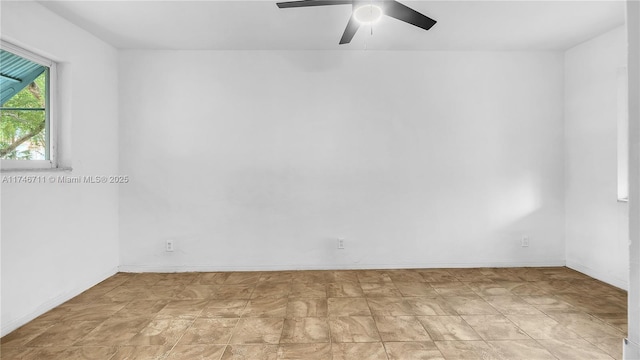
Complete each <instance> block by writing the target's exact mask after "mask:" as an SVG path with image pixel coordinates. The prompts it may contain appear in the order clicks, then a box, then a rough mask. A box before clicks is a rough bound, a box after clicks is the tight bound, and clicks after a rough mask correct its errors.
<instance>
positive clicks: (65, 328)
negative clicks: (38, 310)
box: [25, 321, 102, 347]
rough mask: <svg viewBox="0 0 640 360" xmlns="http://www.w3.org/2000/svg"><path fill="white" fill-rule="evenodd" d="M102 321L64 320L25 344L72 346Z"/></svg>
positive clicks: (28, 345)
mask: <svg viewBox="0 0 640 360" xmlns="http://www.w3.org/2000/svg"><path fill="white" fill-rule="evenodd" d="M101 322H102V321H63V322H59V323H56V324H55V325H53V326H51V327H49V328H48V329H47V330H46V331H44V332H43V333H42V334H40V335H38V336H37V337H35V338H34V339H33V340H31V341H29V342H28V343H27V344H26V345H25V346H27V347H31V346H71V345H73V344H74V343H75V342H76V341H78V340H80V339H81V338H83V337H85V336H86V335H87V334H89V332H91V331H92V330H93V329H95V328H96V327H97V326H98V325H100V323H101Z"/></svg>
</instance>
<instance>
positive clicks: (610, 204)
mask: <svg viewBox="0 0 640 360" xmlns="http://www.w3.org/2000/svg"><path fill="white" fill-rule="evenodd" d="M626 62H627V60H626V35H625V27H624V26H622V27H618V28H616V29H614V30H611V31H609V32H607V33H605V34H602V35H600V36H598V37H596V38H594V39H592V40H589V41H587V42H585V43H582V44H580V45H578V46H576V47H574V48H572V49H569V50H568V51H567V52H566V54H565V102H566V105H565V135H566V143H565V152H566V155H565V159H566V173H565V178H566V192H565V208H566V246H567V250H566V254H567V266H569V267H571V268H574V269H576V270H579V271H581V272H583V273H586V274H588V275H590V276H592V277H595V278H597V279H601V280H603V281H605V282H608V283H610V284H613V285H616V286H619V287H621V288H625V289H626V288H627V286H628V276H629V273H628V272H629V246H628V238H629V232H628V225H627V224H628V206H627V203H624V202H618V201H617V184H618V178H617V116H618V91H617V88H618V81H619V80H618V69H619V68H621V67H625V66H626Z"/></svg>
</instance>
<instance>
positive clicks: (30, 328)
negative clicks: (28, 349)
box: [0, 320, 56, 350]
mask: <svg viewBox="0 0 640 360" xmlns="http://www.w3.org/2000/svg"><path fill="white" fill-rule="evenodd" d="M55 324H56V322H55V321H38V320H36V321H32V322H30V323H27V324H26V325H24V326H21V327H20V328H18V329H17V330H14V331H13V332H11V333H10V334H8V335H6V336H4V337H2V339H0V344H1V346H2V349H3V350H5V349H6V348H8V347H18V346H24V345H25V344H26V343H28V342H29V341H31V340H33V339H34V338H35V337H37V336H38V335H40V334H42V333H43V332H45V331H46V330H47V329H49V328H50V327H52V326H53V325H55Z"/></svg>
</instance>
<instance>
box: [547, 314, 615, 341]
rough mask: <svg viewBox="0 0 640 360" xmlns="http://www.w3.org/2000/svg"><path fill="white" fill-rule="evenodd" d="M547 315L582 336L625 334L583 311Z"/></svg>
mask: <svg viewBox="0 0 640 360" xmlns="http://www.w3.org/2000/svg"><path fill="white" fill-rule="evenodd" d="M549 316H550V317H552V318H553V319H554V320H555V321H557V322H559V323H560V324H561V325H563V326H565V327H567V328H568V329H569V330H571V331H574V332H576V333H577V334H579V335H580V336H582V337H617V338H623V337H624V336H625V334H624V333H622V331H620V330H618V329H616V328H614V327H612V326H610V325H608V324H606V323H604V322H603V321H602V320H599V319H597V318H595V317H593V316H591V315H588V314H585V313H550V314H549Z"/></svg>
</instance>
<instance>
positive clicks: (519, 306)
mask: <svg viewBox="0 0 640 360" xmlns="http://www.w3.org/2000/svg"><path fill="white" fill-rule="evenodd" d="M484 300H485V301H487V302H488V303H489V305H491V306H493V307H494V308H495V309H496V310H498V311H499V312H500V313H502V314H504V315H508V314H519V315H525V314H526V315H543V314H544V313H543V312H542V311H540V310H538V309H537V308H536V307H535V306H533V305H531V304H529V303H527V302H526V301H524V300H522V298H520V297H519V296H513V295H512V296H487V297H485V298H484Z"/></svg>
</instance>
